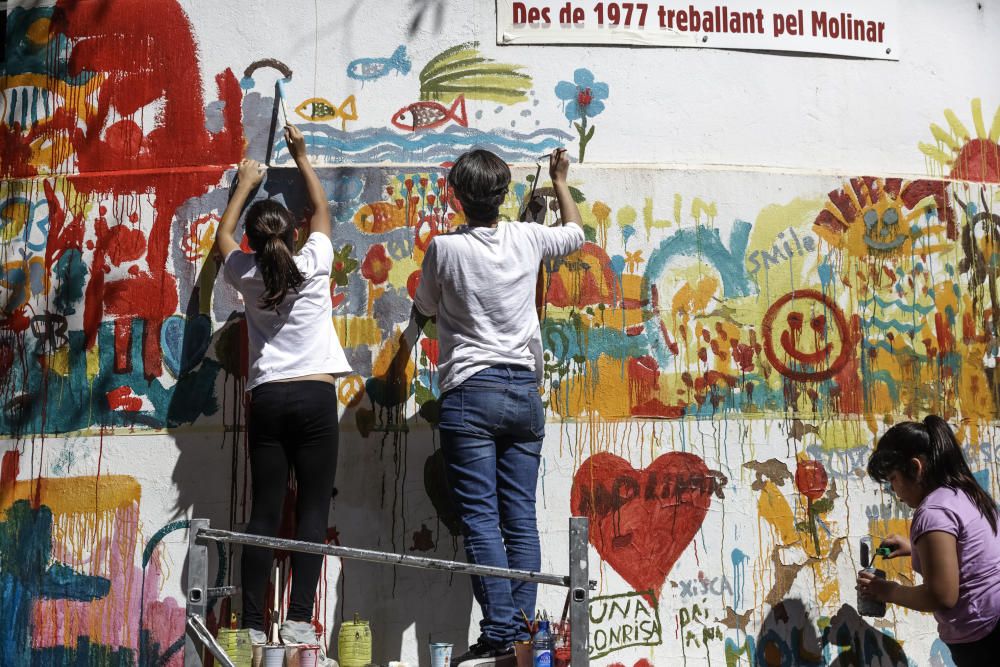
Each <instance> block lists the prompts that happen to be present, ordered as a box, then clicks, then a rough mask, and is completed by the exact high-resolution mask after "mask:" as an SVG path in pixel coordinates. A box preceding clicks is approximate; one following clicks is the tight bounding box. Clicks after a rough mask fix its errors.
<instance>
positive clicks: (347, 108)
mask: <svg viewBox="0 0 1000 667" xmlns="http://www.w3.org/2000/svg"><path fill="white" fill-rule="evenodd" d="M295 113H297V114H298V115H300V116H302V117H303V118H305V119H306V120H311V121H319V122H323V121H328V120H334V119H335V118H339V119H340V121H341V128H340V129H342V130H346V129H347V121H349V120H357V119H358V107H357V105H356V104H355V101H354V95H349V96H348V97H347V99H346V100H344V101H343V103H341V105H340V106H339V107H335V106H333V103H332V102H330V101H329V100H326V99H324V98H322V97H310V98H309V99H308V100H306V101H304V102H303V103H302V104H300V105H299V106H297V107H295Z"/></svg>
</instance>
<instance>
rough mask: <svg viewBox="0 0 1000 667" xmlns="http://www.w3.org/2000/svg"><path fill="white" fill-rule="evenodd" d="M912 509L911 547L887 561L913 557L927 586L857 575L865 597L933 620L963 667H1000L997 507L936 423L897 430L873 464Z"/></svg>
mask: <svg viewBox="0 0 1000 667" xmlns="http://www.w3.org/2000/svg"><path fill="white" fill-rule="evenodd" d="M868 474H869V475H870V476H871V477H872V478H873V479H875V480H877V481H879V482H888V483H889V484H891V485H892V490H893V492H894V493H895V494H896V496H897V497H898V498H899V499H900V500H901V501H903V502H904V503H906V504H907V505H909V506H910V507H912V508H914V509H915V510H916V512H914V514H913V521H912V523H911V524H910V539H906V538H905V537H902V536H900V535H891V536H889V537H888V538H886V539H885V540H884V541H883V542H882V546H886V547H889V548H891V549H892V552H891V553H890V554H889V556H888V558H896V557H897V556H910V557H911V559H912V562H913V569H914V571H915V572H917V573H918V574H920V575H921V576H922V577H923V583H921V584H919V585H916V586H906V585H903V584H899V583H896V582H893V581H886V580H885V579H879V578H875V576H874V575H873V574H871V573H868V572H862V573H861V574H859V575H858V590H859V591H860V592H861V594H862V595H865V596H868V597H871V598H874V599H876V600H880V601H883V602H891V603H892V604H898V605H901V606H903V607H907V608H909V609H915V610H917V611H929V612H933V613H934V618H936V619H937V622H938V633H939V634H940V635H941V639H942V640H943V641H944V642H945V643H946V644H947V645H948V648H949V649H950V650H951V655H952V659H953V660H954V662H955V664H956V665H957V666H958V667H964V666H966V665H970V666H971V665H977V666H978V665H992V664H1000V625H998V621H1000V537H998V534H997V518H998V513H997V505H996V503H995V502H994V500H993V499H992V498H991V497H990V496H989V494H988V493H986V491H984V490H983V489H982V487H980V486H979V484H978V483H977V482H976V480H975V478H974V477H973V476H972V471H971V470H969V466H968V464H967V463H966V462H965V457H964V456H963V455H962V450H961V449H960V448H959V446H958V442H957V441H956V440H955V435H954V433H952V431H951V428H950V427H949V426H948V423H947V422H946V421H944V420H943V419H941V418H940V417H936V416H934V415H930V416H928V417H927V418H926V419H924V421H923V422H922V423H921V422H902V423H900V424H896V425H895V426H893V427H892V428H890V429H889V430H888V431H886V433H885V435H883V436H882V437H881V438H880V439H879V441H878V444H877V445H876V446H875V452H874V453H873V454H872V456H871V459H870V460H869V461H868Z"/></svg>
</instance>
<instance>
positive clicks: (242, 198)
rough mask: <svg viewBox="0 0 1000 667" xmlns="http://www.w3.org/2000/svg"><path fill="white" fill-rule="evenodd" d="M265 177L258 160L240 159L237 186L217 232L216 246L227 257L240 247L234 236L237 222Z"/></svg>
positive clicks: (223, 256) (262, 167)
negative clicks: (252, 193)
mask: <svg viewBox="0 0 1000 667" xmlns="http://www.w3.org/2000/svg"><path fill="white" fill-rule="evenodd" d="M263 178H264V166H263V165H261V163H260V162H257V161H256V160H247V159H243V160H240V164H239V169H238V170H237V172H236V188H235V189H234V190H233V194H232V196H231V197H230V198H229V203H228V204H226V210H225V212H224V213H223V214H222V220H220V221H219V228H218V229H217V230H216V232H215V247H216V248H217V249H218V251H219V252H220V253H221V254H222V258H223V259H225V258H226V257H228V256H229V253H231V252H232V251H234V250H236V249H238V248H239V247H240V246H239V244H238V243H236V238H235V236H234V234H235V232H236V223H237V222H239V219H240V211H242V210H243V206H244V205H245V204H246V203H247V199H249V198H250V193H251V192H253V190H254V188H256V187H257V186H258V185H260V182H261V180H263Z"/></svg>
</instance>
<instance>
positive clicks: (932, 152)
mask: <svg viewBox="0 0 1000 667" xmlns="http://www.w3.org/2000/svg"><path fill="white" fill-rule="evenodd" d="M944 118H945V121H947V124H948V129H947V130H946V129H945V128H943V127H941V126H940V125H938V124H937V123H931V128H930V129H931V134H932V135H933V136H934V140H935V143H933V144H931V143H925V142H919V143H918V144H917V145H918V147H919V148H920V152H921V153H923V154H924V155H925V156H927V158H928V159H929V160H928V172H929V173H931V174H932V175H934V176H946V175H947V174H946V172H948V171H950V170H951V168H952V167H954V166H955V162H956V160H957V159H958V156H959V154H960V153H961V152H962V149H963V148H964V147H965V146H966V145H967V143H968V142H969V141H970V140H975V139H981V140H984V141H990V142H992V143H994V144H996V143H997V142H998V141H1000V107H997V110H996V113H994V115H993V122H992V124H991V125H990V129H989V131H988V132H987V130H986V123H985V120H984V116H983V103H982V100H980V99H979V98H978V97H977V98H975V99H974V100H972V123H973V126H974V128H975V131H976V133H975V135H974V136H973V135H972V134H971V133H970V132H969V129H968V128H967V127H966V126H965V124H964V123H963V122H962V121H961V120H960V119H959V117H958V116H957V115H956V114H955V112H954V111H952V110H951V109H945V111H944Z"/></svg>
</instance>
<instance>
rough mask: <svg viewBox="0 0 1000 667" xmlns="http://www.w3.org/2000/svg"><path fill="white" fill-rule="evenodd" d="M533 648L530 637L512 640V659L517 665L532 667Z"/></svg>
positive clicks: (519, 666) (518, 666) (533, 660)
mask: <svg viewBox="0 0 1000 667" xmlns="http://www.w3.org/2000/svg"><path fill="white" fill-rule="evenodd" d="M534 650H535V648H534V646H533V645H532V644H531V640H530V639H524V640H521V641H516V642H514V659H515V660H516V661H517V667H532V665H533V664H534V663H535V656H534V653H533V651H534Z"/></svg>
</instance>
